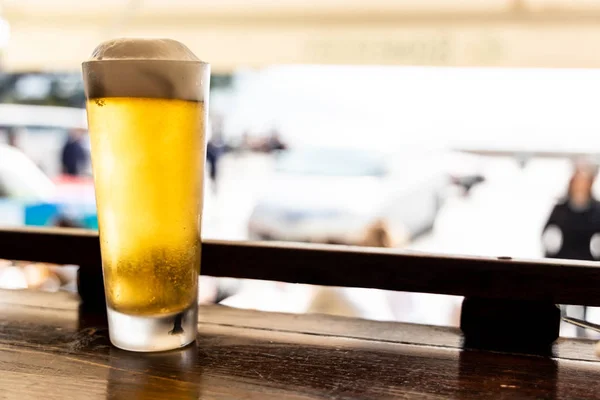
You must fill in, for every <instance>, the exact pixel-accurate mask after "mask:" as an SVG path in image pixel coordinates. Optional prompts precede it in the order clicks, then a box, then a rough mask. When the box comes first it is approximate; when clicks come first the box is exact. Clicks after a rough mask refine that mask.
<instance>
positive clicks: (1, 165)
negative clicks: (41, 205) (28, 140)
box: [0, 144, 56, 202]
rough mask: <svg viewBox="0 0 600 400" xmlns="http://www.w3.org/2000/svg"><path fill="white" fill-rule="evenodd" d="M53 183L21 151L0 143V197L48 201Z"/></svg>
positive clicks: (51, 195)
mask: <svg viewBox="0 0 600 400" xmlns="http://www.w3.org/2000/svg"><path fill="white" fill-rule="evenodd" d="M55 194H56V187H55V185H54V183H53V182H52V181H51V180H50V179H49V178H48V177H47V176H46V175H45V174H44V173H43V172H42V171H41V170H40V169H39V168H38V167H37V166H36V165H35V163H34V162H33V161H31V159H30V158H29V157H27V156H26V155H25V154H23V153H22V152H21V151H19V150H17V149H15V148H13V147H10V146H7V145H3V144H0V199H2V198H10V199H13V200H20V201H26V202H41V201H50V200H51V199H52V198H53V197H54V196H55Z"/></svg>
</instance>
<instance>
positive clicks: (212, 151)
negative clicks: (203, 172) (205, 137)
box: [206, 134, 225, 192]
mask: <svg viewBox="0 0 600 400" xmlns="http://www.w3.org/2000/svg"><path fill="white" fill-rule="evenodd" d="M224 148H225V146H224V144H223V140H222V139H221V135H219V134H213V137H212V138H210V140H209V141H208V143H207V144H206V162H207V164H208V176H209V177H210V180H211V182H212V188H213V191H214V192H216V191H217V181H218V179H219V160H220V158H221V155H222V154H223V151H224Z"/></svg>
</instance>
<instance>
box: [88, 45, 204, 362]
mask: <svg viewBox="0 0 600 400" xmlns="http://www.w3.org/2000/svg"><path fill="white" fill-rule="evenodd" d="M83 78H84V84H85V92H86V98H87V114H88V127H89V132H90V136H91V144H92V167H93V173H94V183H95V188H96V204H97V209H98V223H99V231H100V246H101V251H102V266H103V273H104V288H105V294H106V302H107V313H108V323H109V335H110V340H111V342H112V343H113V344H114V345H115V346H117V347H119V348H122V349H125V350H132V351H161V350H169V349H174V348H179V347H182V346H185V345H187V344H189V343H191V342H192V341H194V340H195V338H196V333H197V296H198V274H199V272H200V227H201V214H202V198H203V180H204V179H203V178H204V172H203V171H204V158H205V150H204V149H205V129H206V117H207V107H206V104H207V101H208V88H209V79H210V66H209V65H208V64H206V63H203V62H201V61H199V60H198V59H197V58H196V57H195V56H194V54H193V53H192V52H191V51H190V50H189V49H188V48H187V47H185V46H184V45H183V44H181V43H179V42H176V41H173V40H168V39H155V40H152V39H117V40H112V41H108V42H104V43H102V44H101V45H100V46H98V47H97V48H96V50H94V53H93V54H92V57H91V59H90V60H88V61H86V62H84V63H83Z"/></svg>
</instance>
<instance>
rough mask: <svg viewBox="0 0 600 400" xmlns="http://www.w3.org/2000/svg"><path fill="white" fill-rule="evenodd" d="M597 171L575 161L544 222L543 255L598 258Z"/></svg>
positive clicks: (599, 205) (599, 227) (599, 249)
mask: <svg viewBox="0 0 600 400" xmlns="http://www.w3.org/2000/svg"><path fill="white" fill-rule="evenodd" d="M597 172H598V169H597V167H596V166H595V165H593V164H592V163H589V162H585V161H584V162H579V163H577V164H576V165H575V168H574V170H573V175H572V176H571V179H570V181H569V185H568V188H567V193H566V196H565V197H564V198H563V199H562V200H561V201H559V202H558V203H557V204H556V205H555V206H554V209H553V210H552V212H551V213H550V217H549V218H548V221H547V222H546V225H545V226H544V231H543V234H542V245H543V249H544V255H545V257H548V258H560V259H568V260H586V261H593V260H598V259H600V202H598V200H596V199H595V198H594V195H593V193H592V187H593V185H594V181H595V179H596V175H597ZM563 310H565V309H564V308H563ZM573 311H575V309H573ZM586 314H587V308H585V307H583V309H582V310H581V315H580V316H581V317H582V318H583V319H585V318H586ZM578 335H580V336H583V335H584V332H583V331H582V330H581V329H578Z"/></svg>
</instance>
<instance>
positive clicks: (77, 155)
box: [61, 129, 88, 176]
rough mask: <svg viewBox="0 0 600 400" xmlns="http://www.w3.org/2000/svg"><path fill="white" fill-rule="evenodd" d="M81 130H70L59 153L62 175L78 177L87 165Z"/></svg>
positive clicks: (82, 131)
mask: <svg viewBox="0 0 600 400" xmlns="http://www.w3.org/2000/svg"><path fill="white" fill-rule="evenodd" d="M84 133H85V130H83V129H71V130H70V131H69V137H68V138H67V141H66V142H65V144H64V145H63V148H62V153H61V164H62V173H63V174H64V175H70V176H79V175H82V174H83V171H85V168H86V166H87V163H88V154H87V151H86V150H85V148H84V146H83V134H84Z"/></svg>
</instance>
